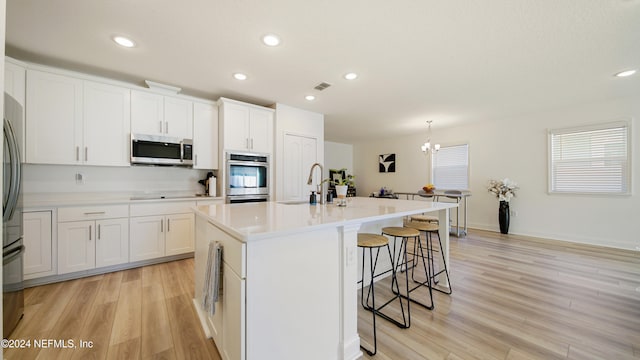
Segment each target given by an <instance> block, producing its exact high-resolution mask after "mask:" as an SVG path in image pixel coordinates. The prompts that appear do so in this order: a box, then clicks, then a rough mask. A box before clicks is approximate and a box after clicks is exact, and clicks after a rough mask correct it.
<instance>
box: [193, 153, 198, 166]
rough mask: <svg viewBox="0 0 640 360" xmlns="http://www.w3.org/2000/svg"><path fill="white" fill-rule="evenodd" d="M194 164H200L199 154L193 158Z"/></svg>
mask: <svg viewBox="0 0 640 360" xmlns="http://www.w3.org/2000/svg"><path fill="white" fill-rule="evenodd" d="M193 165H195V166H198V154H196V156H195V157H194V159H193Z"/></svg>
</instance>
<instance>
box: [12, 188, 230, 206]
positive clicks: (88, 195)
mask: <svg viewBox="0 0 640 360" xmlns="http://www.w3.org/2000/svg"><path fill="white" fill-rule="evenodd" d="M216 199H220V200H222V199H224V197H210V196H204V195H203V196H196V194H195V192H187V191H158V192H74V193H28V194H24V195H23V207H24V208H25V209H26V210H29V209H33V208H55V207H61V206H83V205H112V204H145V203H149V202H161V201H162V202H167V201H204V200H216Z"/></svg>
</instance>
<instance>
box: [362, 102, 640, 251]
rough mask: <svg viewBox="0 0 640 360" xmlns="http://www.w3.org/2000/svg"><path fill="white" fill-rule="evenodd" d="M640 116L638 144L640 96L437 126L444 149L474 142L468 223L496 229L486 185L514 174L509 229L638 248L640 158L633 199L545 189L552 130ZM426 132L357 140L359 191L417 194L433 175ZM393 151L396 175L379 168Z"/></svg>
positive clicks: (635, 122)
mask: <svg viewBox="0 0 640 360" xmlns="http://www.w3.org/2000/svg"><path fill="white" fill-rule="evenodd" d="M625 117H626V118H629V117H632V118H634V120H633V123H632V128H631V129H632V143H633V148H634V150H636V151H635V153H637V149H638V145H637V142H638V141H640V124H639V123H638V119H640V97H629V98H621V99H616V100H610V101H605V102H600V103H591V104H583V105H580V106H572V107H567V108H562V109H555V110H552V111H545V112H540V113H536V114H528V115H522V116H518V117H514V118H510V119H500V120H495V121H491V122H481V123H473V124H469V125H466V126H461V127H455V128H448V129H437V128H436V129H434V131H433V135H432V140H433V141H434V142H437V143H440V144H441V145H443V146H447V145H455V144H461V143H468V144H469V158H470V190H471V191H472V197H471V198H469V220H468V221H469V226H470V227H474V228H481V229H489V230H495V231H498V219H497V210H498V201H497V199H496V198H495V197H493V196H492V195H491V194H489V193H488V192H487V190H486V184H487V181H488V180H489V179H501V178H505V177H509V178H511V179H513V180H515V181H516V182H518V184H519V186H520V190H519V191H518V193H517V197H515V198H514V199H512V200H511V209H512V210H515V211H517V212H518V215H517V216H516V217H512V218H511V226H510V228H509V232H510V233H513V234H523V235H533V236H539V237H545V238H550V239H560V240H568V241H575V242H582V243H590V244H598V245H604V246H611V247H619V248H626V249H637V250H640V235H639V234H640V222H639V221H638V220H637V218H638V214H640V196H638V194H637V191H638V189H640V185H639V184H640V170H639V169H640V156H634V157H632V160H633V164H632V169H633V184H632V190H633V191H634V195H632V196H585V195H550V194H548V193H547V174H548V171H547V130H548V129H549V128H562V127H570V126H579V125H588V124H594V123H602V122H609V121H612V120H617V119H620V118H625ZM425 136H426V130H425V133H424V134H417V135H411V136H407V137H401V138H393V139H381V140H376V141H368V142H366V143H358V144H354V152H353V154H354V172H355V175H356V176H357V177H358V193H359V195H360V196H362V195H364V194H366V193H365V192H364V191H367V192H371V191H375V190H377V189H379V188H380V187H381V186H387V187H389V188H392V189H393V190H395V191H397V192H400V191H406V192H415V191H417V190H419V189H420V188H421V187H422V186H423V185H424V184H425V183H427V182H429V179H428V174H429V172H428V166H429V163H428V161H427V158H426V157H425V156H424V155H423V154H422V152H421V151H420V149H419V147H420V144H422V143H423V142H424V140H425ZM386 153H395V154H396V158H397V165H396V172H395V173H382V174H381V173H379V172H378V163H377V161H378V160H377V156H378V155H379V154H386Z"/></svg>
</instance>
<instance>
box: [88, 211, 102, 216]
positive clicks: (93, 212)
mask: <svg viewBox="0 0 640 360" xmlns="http://www.w3.org/2000/svg"><path fill="white" fill-rule="evenodd" d="M105 213H106V212H104V211H90V212H86V213H84V214H85V215H104V214H105Z"/></svg>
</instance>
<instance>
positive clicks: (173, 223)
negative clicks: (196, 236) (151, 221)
mask: <svg viewBox="0 0 640 360" xmlns="http://www.w3.org/2000/svg"><path fill="white" fill-rule="evenodd" d="M193 216H194V215H193V213H189V214H173V215H167V217H166V219H167V232H166V233H165V255H167V256H169V255H178V254H184V253H188V252H192V251H193V226H194V225H193Z"/></svg>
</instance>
